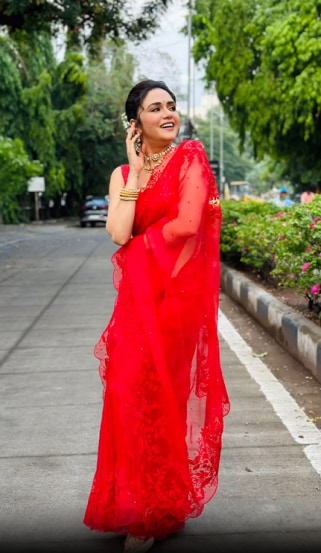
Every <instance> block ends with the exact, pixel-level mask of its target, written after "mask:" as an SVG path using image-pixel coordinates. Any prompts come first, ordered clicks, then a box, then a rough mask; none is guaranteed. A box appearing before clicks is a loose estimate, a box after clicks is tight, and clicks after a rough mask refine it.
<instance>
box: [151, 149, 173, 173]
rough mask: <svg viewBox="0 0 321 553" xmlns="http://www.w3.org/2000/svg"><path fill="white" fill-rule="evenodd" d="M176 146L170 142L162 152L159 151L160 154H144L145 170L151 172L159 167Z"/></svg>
mask: <svg viewBox="0 0 321 553" xmlns="http://www.w3.org/2000/svg"><path fill="white" fill-rule="evenodd" d="M173 148H174V146H173V144H170V145H169V146H167V148H165V150H163V151H162V152H159V153H158V154H152V155H151V156H145V155H144V169H145V171H148V173H151V172H152V171H153V170H154V169H155V167H158V166H159V165H160V164H161V163H162V161H163V159H164V157H165V156H166V154H168V153H169V152H170V151H171V150H173Z"/></svg>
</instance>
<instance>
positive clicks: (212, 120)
mask: <svg viewBox="0 0 321 553" xmlns="http://www.w3.org/2000/svg"><path fill="white" fill-rule="evenodd" d="M213 159H214V89H213V87H212V103H211V112H210V160H213Z"/></svg>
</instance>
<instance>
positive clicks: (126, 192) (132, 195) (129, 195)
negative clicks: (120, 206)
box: [119, 187, 139, 201]
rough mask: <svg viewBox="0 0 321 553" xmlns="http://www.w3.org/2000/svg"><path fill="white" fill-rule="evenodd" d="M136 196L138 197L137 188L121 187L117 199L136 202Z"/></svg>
mask: <svg viewBox="0 0 321 553" xmlns="http://www.w3.org/2000/svg"><path fill="white" fill-rule="evenodd" d="M138 196H139V189H138V188H125V187H123V188H122V189H121V190H120V193H119V198H120V199H121V200H128V201H130V200H132V201H136V200H137V198H138Z"/></svg>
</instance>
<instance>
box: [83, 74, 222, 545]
mask: <svg viewBox="0 0 321 553" xmlns="http://www.w3.org/2000/svg"><path fill="white" fill-rule="evenodd" d="M126 116H127V119H128V122H129V130H128V134H127V138H126V148H127V156H128V165H124V166H121V167H117V168H116V169H115V170H114V172H113V173H112V176H111V180H110V188H109V200H110V203H109V211H108V220H107V224H106V228H107V232H108V233H109V235H110V236H111V238H112V240H113V241H114V242H115V243H116V244H118V245H120V246H121V247H120V248H119V249H118V251H117V252H116V253H115V254H114V256H113V258H112V261H113V264H114V285H115V288H116V290H117V292H118V295H117V299H116V302H115V306H114V312H113V314H112V316H111V319H110V322H109V324H108V326H107V328H106V329H105V331H104V332H103V334H102V336H101V338H100V340H99V342H98V344H97V345H96V348H95V355H96V357H97V358H98V359H99V360H100V374H101V377H102V381H103V384H104V405H103V412H102V421H101V429H100V440H99V448H98V459H97V468H96V473H95V477H94V481H93V486H92V490H91V493H90V496H89V501H88V505H87V510H86V514H85V519H84V522H85V524H86V525H88V526H89V527H90V528H92V529H96V530H101V531H105V532H115V533H117V534H127V538H126V540H125V546H124V551H126V552H129V551H131V552H143V551H147V550H149V549H150V547H151V546H152V545H153V543H154V539H155V538H163V537H165V536H166V535H168V534H170V533H173V532H177V531H179V530H180V529H181V528H182V527H183V525H184V522H185V521H186V520H187V519H189V518H191V517H197V516H199V515H200V514H201V512H202V510H203V508H204V505H205V504H206V503H207V502H208V501H209V500H210V499H211V498H212V496H213V495H214V493H215V491H216V488H217V479H218V469H219V460H220V451H221V438H222V431H223V416H224V415H225V414H227V413H228V411H229V401H228V396H227V392H226V389H225V384H224V380H223V377H222V373H221V367H220V355H219V344H218V337H217V312H218V301H219V281H220V271H219V239H220V223H221V211H220V206H219V200H218V194H217V190H216V186H215V181H214V177H213V173H212V171H211V168H210V165H209V162H208V159H207V157H206V154H205V151H204V148H203V146H202V144H201V143H200V142H199V141H192V140H191V141H184V142H182V144H180V145H179V146H176V147H175V146H174V141H175V139H176V137H177V134H178V131H179V123H180V121H179V115H178V113H177V111H176V98H175V95H174V94H173V92H171V91H170V90H169V89H168V87H167V86H166V85H165V83H163V82H158V81H151V80H147V81H142V82H140V83H138V84H137V85H136V86H134V88H133V89H132V90H131V91H130V93H129V96H128V98H127V101H126Z"/></svg>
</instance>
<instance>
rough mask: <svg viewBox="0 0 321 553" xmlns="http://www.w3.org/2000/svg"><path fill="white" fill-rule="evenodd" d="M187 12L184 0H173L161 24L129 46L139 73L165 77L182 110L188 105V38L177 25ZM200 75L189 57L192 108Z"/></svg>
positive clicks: (196, 102) (201, 86)
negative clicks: (152, 32) (139, 42)
mask: <svg viewBox="0 0 321 553" xmlns="http://www.w3.org/2000/svg"><path fill="white" fill-rule="evenodd" d="M136 1H138V3H142V2H143V0H136ZM187 15H188V8H187V0H173V2H172V4H171V5H170V7H169V8H168V10H167V12H166V13H165V14H164V15H162V16H160V19H161V25H160V28H159V30H157V31H156V32H155V33H154V35H153V37H152V38H150V39H149V40H147V41H144V42H142V43H141V44H140V45H139V46H135V47H130V48H129V50H130V51H132V53H133V54H134V55H135V56H136V59H137V61H138V63H139V70H140V72H141V74H142V75H143V76H144V77H147V78H150V79H155V80H163V81H165V82H166V84H167V85H168V86H169V87H170V88H171V89H172V90H173V92H174V93H175V94H176V95H177V98H178V108H179V109H180V110H182V111H185V110H186V107H187V102H186V98H187V94H188V54H189V44H188V42H189V41H188V37H187V36H185V35H184V34H182V33H180V29H181V28H182V27H183V26H184V25H186V24H187ZM202 76H203V73H202V71H201V70H200V69H198V68H197V67H196V66H195V65H194V63H193V61H191V88H190V95H191V96H190V98H191V108H193V106H197V105H199V103H200V100H201V96H202V94H203V93H204V84H203V82H202ZM182 97H185V100H184V99H183V98H182Z"/></svg>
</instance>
